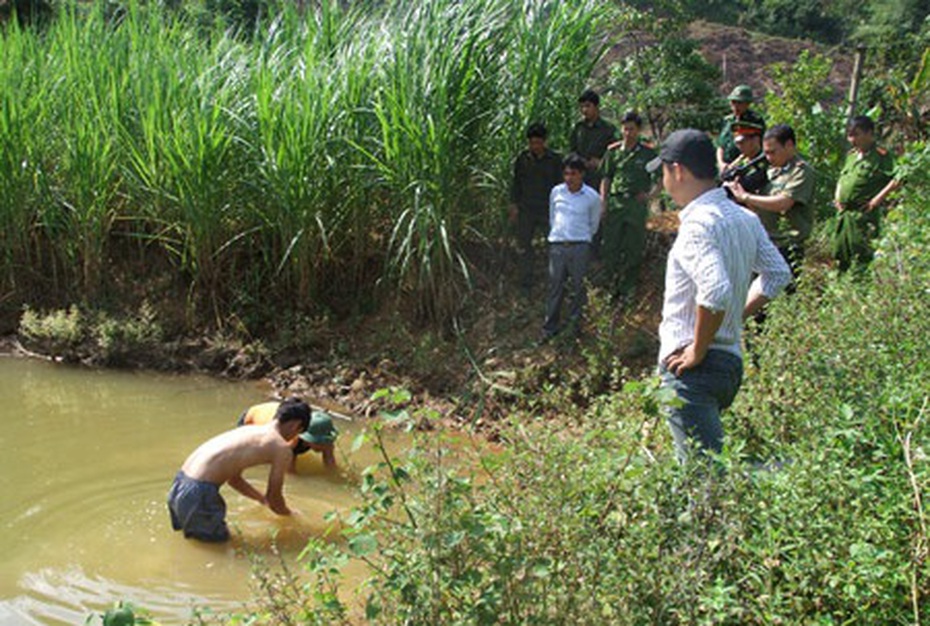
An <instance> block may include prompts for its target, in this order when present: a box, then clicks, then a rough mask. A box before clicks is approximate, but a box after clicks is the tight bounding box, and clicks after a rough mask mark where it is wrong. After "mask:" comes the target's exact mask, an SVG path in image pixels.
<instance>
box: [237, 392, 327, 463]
mask: <svg viewBox="0 0 930 626" xmlns="http://www.w3.org/2000/svg"><path fill="white" fill-rule="evenodd" d="M288 401H293V402H300V399H299V398H296V397H291V398H288V400H286V402H288ZM280 405H281V402H278V401H276V400H272V401H270V402H262V403H261V404H256V405H253V406H251V407H249V408H248V409H246V410H245V411H243V413H242V415H240V416H239V420H238V421H237V422H236V425H237V426H244V425H246V424H266V423H268V422H270V421H271V420H272V419H274V415H275V412H276V411H277V410H278V407H279V406H280ZM338 435H339V431H338V430H336V427H335V426H334V425H333V418H332V417H331V416H330V415H329V413H326V412H324V411H319V410H312V411H311V413H310V423H309V425H308V426H307V430H305V431H303V432H302V433H300V435H298V436H297V437H296V438H295V440H294V441H293V446H294V462H293V463H291V472H294V471H295V468H296V462H297V455H298V454H303V453H305V452H307V451H308V450H313V451H314V452H319V453H320V454H321V455H322V457H323V465H324V466H326V467H327V468H334V467H336V455H335V454H334V449H335V446H334V442H335V441H336V437H337V436H338Z"/></svg>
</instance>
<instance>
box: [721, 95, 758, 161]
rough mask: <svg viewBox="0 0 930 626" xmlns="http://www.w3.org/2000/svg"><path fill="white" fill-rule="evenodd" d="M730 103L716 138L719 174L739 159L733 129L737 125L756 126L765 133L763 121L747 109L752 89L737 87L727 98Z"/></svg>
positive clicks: (751, 99) (750, 101)
mask: <svg viewBox="0 0 930 626" xmlns="http://www.w3.org/2000/svg"><path fill="white" fill-rule="evenodd" d="M728 100H729V101H730V111H731V113H730V115H727V116H726V117H725V118H723V127H722V128H721V129H720V134H719V135H718V136H717V167H718V168H719V170H720V171H721V172H723V171H724V170H726V169H727V168H728V167H729V166H730V164H731V163H732V162H733V161H734V159H736V158H737V157H739V155H740V152H739V148H737V146H736V142H735V141H734V137H735V134H736V133H735V132H734V127H735V126H737V125H739V124H751V125H754V126H758V127H759V128H761V129H762V132H763V133H764V132H765V119H763V117H762V116H761V115H759V114H758V113H756V112H755V111H753V110H752V109H750V108H749V105H750V104H752V102H753V97H752V87H750V86H749V85H737V86H736V87H734V88H733V91H731V92H730V96H729V97H728Z"/></svg>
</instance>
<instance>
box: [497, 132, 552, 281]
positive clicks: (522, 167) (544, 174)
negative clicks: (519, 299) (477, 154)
mask: <svg viewBox="0 0 930 626" xmlns="http://www.w3.org/2000/svg"><path fill="white" fill-rule="evenodd" d="M547 134H548V133H547V132H546V127H545V126H544V125H543V124H539V123H536V124H531V125H530V126H529V128H527V130H526V142H527V148H526V150H524V151H523V152H521V153H520V154H519V155H518V156H517V158H516V159H515V160H514V163H513V181H512V183H511V186H510V223H511V224H512V225H514V226H516V231H517V254H518V255H519V263H520V287H521V288H522V290H523V292H524V294H525V295H530V292H531V290H532V287H533V236H534V234H535V233H537V232H539V233H542V235H543V236H544V237H545V236H546V235H548V234H549V193H550V192H551V191H552V188H553V187H555V186H556V185H558V184H561V182H562V156H561V155H559V154H558V153H556V152H553V151H552V150H550V149H549V147H548V146H547V145H546V137H547Z"/></svg>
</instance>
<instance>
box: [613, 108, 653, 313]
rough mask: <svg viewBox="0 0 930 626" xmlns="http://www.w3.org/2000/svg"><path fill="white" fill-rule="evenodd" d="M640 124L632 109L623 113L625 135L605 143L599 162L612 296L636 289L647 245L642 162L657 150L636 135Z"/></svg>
mask: <svg viewBox="0 0 930 626" xmlns="http://www.w3.org/2000/svg"><path fill="white" fill-rule="evenodd" d="M642 123H643V121H642V118H640V116H639V115H637V114H636V113H635V112H633V111H629V112H627V113H626V114H625V115H624V116H623V119H622V120H621V132H622V135H623V139H622V140H621V141H618V142H616V143H613V144H611V145H610V146H608V148H607V152H606V154H605V155H604V160H603V162H602V163H601V174H602V176H603V178H602V180H601V188H600V193H601V204H602V206H603V207H604V210H605V212H606V214H605V218H604V223H603V226H602V227H601V231H602V237H601V258H602V259H603V261H604V268H605V269H606V270H607V273H608V277H609V281H610V290H611V295H613V296H614V297H615V298H625V297H628V296H629V295H630V294H631V293H632V292H633V290H634V289H635V287H636V281H637V279H638V278H639V272H640V267H641V266H642V262H643V253H644V251H645V248H646V217H647V216H648V213H649V204H648V201H649V192H650V191H651V190H652V188H653V186H654V184H655V178H654V177H653V175H651V174H649V173H648V172H647V171H646V164H647V163H649V161H651V160H652V159H654V158H655V157H656V151H655V149H654V148H653V147H652V146H651V145H650V144H648V143H645V142H644V141H643V140H642V139H641V138H640V136H639V133H640V129H641V128H642Z"/></svg>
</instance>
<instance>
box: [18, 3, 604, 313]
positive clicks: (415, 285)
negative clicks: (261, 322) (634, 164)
mask: <svg viewBox="0 0 930 626" xmlns="http://www.w3.org/2000/svg"><path fill="white" fill-rule="evenodd" d="M604 17H605V13H604V10H603V9H601V8H599V5H597V4H596V3H594V2H593V0H588V1H587V2H581V3H579V4H570V5H569V4H566V3H558V2H554V1H551V0H527V1H525V2H518V1H516V0H481V1H480V2H475V3H458V2H453V1H452V0H429V1H427V2H422V3H413V4H411V3H406V2H400V1H399V0H397V1H396V2H387V3H383V4H377V5H371V6H367V5H366V6H365V7H364V8H362V7H359V8H344V7H342V6H341V5H340V4H339V3H336V2H323V3H320V4H319V5H318V6H317V7H316V8H314V9H309V10H307V11H306V12H304V13H301V12H298V11H297V10H296V9H294V8H293V7H291V6H290V5H289V4H285V5H284V6H283V7H282V8H281V10H280V11H279V12H278V13H277V14H276V15H273V16H269V19H267V20H266V21H265V22H263V25H262V27H261V29H260V30H259V31H258V32H257V33H256V34H255V35H254V36H252V37H250V38H248V39H243V38H240V37H237V36H235V35H234V34H233V31H232V30H229V31H226V30H224V25H223V23H222V20H221V19H219V18H218V19H217V20H216V21H215V22H214V24H213V25H209V24H207V25H205V24H206V23H205V22H204V20H203V19H202V16H193V17H189V16H187V15H185V14H184V13H183V12H180V13H177V12H174V13H162V12H160V11H159V10H158V8H157V6H155V5H152V4H150V3H146V4H143V3H136V2H129V3H127V4H126V6H125V7H124V10H121V11H113V10H112V8H110V9H107V7H106V6H105V4H104V3H98V4H94V5H87V4H85V3H81V4H77V3H75V4H64V5H63V8H62V9H61V10H60V12H59V15H58V17H57V18H56V19H55V20H54V21H53V22H52V23H51V24H49V25H48V27H47V28H46V29H45V30H44V31H43V32H41V33H39V32H34V31H31V30H22V29H20V28H19V27H18V26H16V25H15V24H8V25H7V27H6V30H5V31H4V32H3V33H2V38H3V41H2V52H0V60H2V66H0V99H2V102H3V104H4V106H3V111H2V113H0V147H2V148H3V150H2V154H0V189H2V190H3V191H4V193H3V198H2V199H0V211H2V216H3V218H4V224H5V225H9V226H10V227H9V228H4V233H3V235H2V236H0V246H2V249H0V262H2V264H3V266H2V276H3V289H4V291H6V292H12V293H14V294H15V296H14V299H15V300H17V301H18V302H25V301H29V300H30V299H31V298H33V297H34V296H35V295H36V294H37V293H44V294H46V295H51V296H53V297H55V298H58V299H69V298H70V299H73V298H75V297H76V295H87V294H89V295H90V297H91V298H93V297H97V296H99V295H101V294H104V295H110V296H117V297H121V296H124V295H127V294H121V293H119V289H118V287H117V285H115V283H114V281H110V280H109V279H108V272H107V269H108V268H109V267H110V266H111V265H113V264H118V263H120V262H121V259H120V258H119V257H118V256H112V255H114V254H115V252H114V248H113V247H112V243H113V240H114V237H117V236H119V237H125V236H129V237H133V238H137V239H139V240H140V241H144V242H147V245H146V247H144V253H145V254H147V255H153V256H162V257H165V258H168V259H170V260H172V261H173V262H174V263H175V264H176V267H177V268H178V271H179V272H181V273H182V275H183V276H184V277H185V280H186V281H187V284H188V285H189V286H190V290H189V298H188V310H189V312H190V313H192V317H191V319H192V320H194V321H199V322H203V321H206V320H216V321H217V322H218V323H222V321H223V320H224V319H226V318H228V317H229V316H239V317H241V318H245V319H251V318H260V317H261V311H263V310H267V302H268V299H280V298H284V299H286V300H287V301H289V302H291V303H293V305H294V306H295V308H298V309H304V310H311V309H314V308H333V307H338V304H339V302H340V301H344V300H347V299H353V298H355V297H357V296H362V295H366V294H367V295H369V296H372V295H380V297H382V298H383V297H393V296H394V295H397V294H401V295H404V296H408V297H411V298H413V300H414V301H415V302H416V303H417V304H418V307H419V310H420V311H421V312H422V313H423V315H424V316H425V317H427V318H432V319H441V318H443V317H444V316H446V315H448V314H450V313H451V312H453V311H454V310H455V308H456V306H457V305H458V303H459V302H460V298H459V296H460V294H461V293H462V290H464V289H467V288H468V268H467V261H466V260H465V258H464V256H463V255H462V247H463V245H464V244H465V243H467V242H468V241H471V240H480V239H482V238H485V237H489V236H493V235H494V234H495V229H497V228H498V227H499V226H500V220H499V216H500V215H501V213H502V212H501V207H502V206H503V204H504V198H505V191H506V187H507V180H506V176H507V171H508V166H509V162H510V160H511V158H512V156H513V154H514V152H515V151H516V150H518V149H520V148H521V147H522V143H523V140H522V130H523V128H524V127H525V125H526V123H527V122H528V121H531V120H537V119H542V120H544V121H546V122H548V123H549V125H550V127H551V129H552V131H553V133H552V134H553V143H555V144H557V145H558V144H559V143H560V142H564V138H565V137H567V133H568V130H569V126H570V123H571V120H572V118H573V117H574V108H575V105H574V102H575V98H576V95H577V93H578V92H579V91H580V90H581V89H582V88H583V87H584V86H585V84H586V82H587V80H588V76H589V74H590V70H591V68H592V67H593V62H594V60H595V59H596V58H597V55H598V54H599V53H600V45H599V43H598V42H599V41H600V40H599V38H598V37H599V28H600V27H601V24H602V23H603V19H604ZM138 278H139V279H143V280H144V279H145V278H148V277H146V276H139V277H138ZM259 293H260V295H258V294H259Z"/></svg>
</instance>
